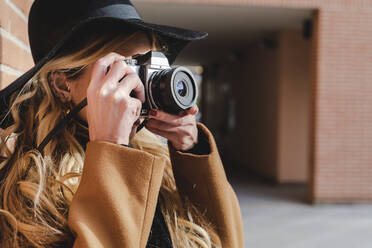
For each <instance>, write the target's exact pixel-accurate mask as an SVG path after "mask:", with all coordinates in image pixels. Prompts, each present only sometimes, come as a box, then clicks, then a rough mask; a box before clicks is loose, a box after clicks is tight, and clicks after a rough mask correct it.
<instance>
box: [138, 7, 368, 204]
mask: <svg viewBox="0 0 372 248" xmlns="http://www.w3.org/2000/svg"><path fill="white" fill-rule="evenodd" d="M140 1H141V0H140ZM142 1H145V2H163V3H164V2H172V3H175V2H179V3H185V2H186V1H185V0H160V1H159V0H142ZM187 3H189V4H217V5H244V6H262V7H265V6H266V7H285V8H311V9H315V10H318V14H317V17H316V22H315V24H316V27H315V29H316V30H315V35H316V37H315V39H314V40H315V44H313V45H314V46H313V49H312V51H313V58H314V59H315V60H314V61H313V62H314V68H313V82H314V84H313V85H312V86H313V93H314V95H313V99H314V101H313V105H312V107H313V108H312V112H313V122H312V129H311V130H309V132H310V134H311V140H312V144H311V151H312V153H311V154H312V156H311V158H310V164H311V168H310V171H311V174H312V180H311V181H312V185H311V188H312V192H311V197H310V198H311V200H312V201H314V202H324V201H327V202H328V201H332V202H343V201H348V202H350V201H372V1H370V0H353V1H350V0H301V1H299V0H229V1H227V0H189V1H187Z"/></svg>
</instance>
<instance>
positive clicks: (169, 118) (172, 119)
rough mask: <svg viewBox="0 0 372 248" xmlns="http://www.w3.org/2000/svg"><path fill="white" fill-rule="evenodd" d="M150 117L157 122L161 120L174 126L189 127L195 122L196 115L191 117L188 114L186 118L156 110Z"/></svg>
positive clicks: (153, 110)
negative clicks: (188, 125)
mask: <svg viewBox="0 0 372 248" xmlns="http://www.w3.org/2000/svg"><path fill="white" fill-rule="evenodd" d="M149 114H150V117H151V118H153V119H156V120H161V121H164V122H167V123H169V124H172V125H178V126H179V125H187V124H189V123H193V122H195V116H194V115H189V114H186V115H184V116H179V115H173V114H169V113H166V112H164V111H161V110H155V109H152V110H151V111H150V112H149Z"/></svg>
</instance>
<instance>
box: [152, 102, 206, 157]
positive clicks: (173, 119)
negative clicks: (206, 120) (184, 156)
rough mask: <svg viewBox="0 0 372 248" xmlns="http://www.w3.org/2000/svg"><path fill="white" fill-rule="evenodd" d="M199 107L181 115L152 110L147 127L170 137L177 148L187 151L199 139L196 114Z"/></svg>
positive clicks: (194, 107) (167, 137) (165, 136)
mask: <svg viewBox="0 0 372 248" xmlns="http://www.w3.org/2000/svg"><path fill="white" fill-rule="evenodd" d="M198 111H199V109H198V107H197V106H196V105H194V106H193V107H192V108H190V109H189V110H187V111H184V112H181V113H180V114H179V115H172V114H168V113H166V112H163V111H160V110H151V111H150V117H151V118H150V119H149V120H148V121H147V123H146V125H145V126H146V128H147V129H148V130H150V131H151V132H153V133H155V134H158V135H160V136H163V137H164V138H166V139H168V140H169V141H170V142H171V144H172V145H173V147H174V148H175V149H176V150H181V151H187V150H189V149H191V148H193V147H194V145H195V144H196V143H197V141H198V128H197V126H196V119H195V115H196V114H197V113H198Z"/></svg>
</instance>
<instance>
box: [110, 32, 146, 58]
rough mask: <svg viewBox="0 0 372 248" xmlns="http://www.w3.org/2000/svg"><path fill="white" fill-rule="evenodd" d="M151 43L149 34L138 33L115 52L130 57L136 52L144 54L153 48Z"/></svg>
mask: <svg viewBox="0 0 372 248" xmlns="http://www.w3.org/2000/svg"><path fill="white" fill-rule="evenodd" d="M151 47H152V46H151V43H150V40H149V38H148V36H147V35H146V34H144V33H138V34H136V36H135V37H134V38H131V39H130V40H128V42H126V43H125V46H122V47H119V48H118V49H116V50H115V52H117V53H119V54H121V55H123V56H126V57H129V56H133V55H135V54H144V53H146V52H148V51H150V50H151Z"/></svg>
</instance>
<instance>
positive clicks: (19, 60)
mask: <svg viewBox="0 0 372 248" xmlns="http://www.w3.org/2000/svg"><path fill="white" fill-rule="evenodd" d="M0 63H1V64H5V65H7V66H10V67H13V68H15V69H17V70H19V71H23V72H25V71H27V70H28V69H30V68H31V67H32V66H33V65H34V62H33V60H32V56H31V53H30V52H28V51H26V50H24V49H23V48H20V47H19V46H18V45H17V44H15V43H14V42H13V41H11V40H9V39H7V38H5V37H4V36H0Z"/></svg>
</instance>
